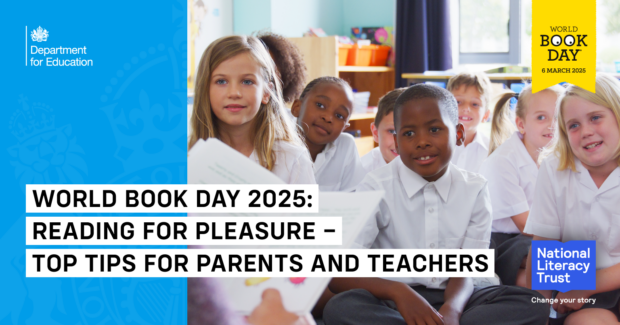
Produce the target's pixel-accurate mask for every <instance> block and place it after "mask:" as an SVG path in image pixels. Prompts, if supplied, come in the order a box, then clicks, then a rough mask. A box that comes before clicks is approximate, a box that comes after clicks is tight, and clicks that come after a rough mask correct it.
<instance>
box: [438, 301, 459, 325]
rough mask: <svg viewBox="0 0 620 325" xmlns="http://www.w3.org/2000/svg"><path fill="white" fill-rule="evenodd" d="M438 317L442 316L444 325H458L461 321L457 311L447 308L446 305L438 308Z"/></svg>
mask: <svg viewBox="0 0 620 325" xmlns="http://www.w3.org/2000/svg"><path fill="white" fill-rule="evenodd" d="M439 315H441V316H443V318H442V319H443V323H444V324H446V325H459V320H460V319H461V315H460V314H459V312H458V311H456V310H454V308H451V307H449V306H448V304H443V306H441V308H439Z"/></svg>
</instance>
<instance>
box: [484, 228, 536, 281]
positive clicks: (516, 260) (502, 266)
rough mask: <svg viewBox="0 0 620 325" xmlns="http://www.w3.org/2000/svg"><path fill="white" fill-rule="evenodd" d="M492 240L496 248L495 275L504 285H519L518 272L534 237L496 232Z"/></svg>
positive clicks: (492, 235)
mask: <svg viewBox="0 0 620 325" xmlns="http://www.w3.org/2000/svg"><path fill="white" fill-rule="evenodd" d="M491 239H492V240H493V242H494V243H495V245H497V246H496V247H495V273H497V275H498V276H499V278H500V279H501V280H502V284H507V285H515V284H517V272H518V271H519V268H520V267H521V262H523V259H524V258H527V254H528V253H529V251H530V246H531V245H532V237H529V236H524V235H522V234H504V233H497V232H494V233H492V234H491Z"/></svg>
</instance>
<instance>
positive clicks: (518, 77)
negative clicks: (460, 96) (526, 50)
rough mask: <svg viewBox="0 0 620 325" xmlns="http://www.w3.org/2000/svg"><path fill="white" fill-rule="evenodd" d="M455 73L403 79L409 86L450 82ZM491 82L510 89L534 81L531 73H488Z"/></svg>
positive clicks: (411, 75) (414, 76)
mask: <svg viewBox="0 0 620 325" xmlns="http://www.w3.org/2000/svg"><path fill="white" fill-rule="evenodd" d="M452 76H454V73H446V72H443V71H432V72H426V73H403V74H402V75H401V77H402V78H403V79H407V80H408V82H407V84H408V85H412V84H416V83H420V82H426V81H442V82H443V81H445V82H448V79H450V77H452ZM487 76H489V79H491V82H497V83H502V84H504V85H505V86H506V88H510V84H512V83H522V82H525V81H528V80H530V79H532V74H531V73H487Z"/></svg>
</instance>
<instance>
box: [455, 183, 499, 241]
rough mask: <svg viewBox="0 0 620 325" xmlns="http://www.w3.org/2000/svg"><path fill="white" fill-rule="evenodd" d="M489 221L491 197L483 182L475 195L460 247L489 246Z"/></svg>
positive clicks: (490, 220) (490, 221)
mask: <svg viewBox="0 0 620 325" xmlns="http://www.w3.org/2000/svg"><path fill="white" fill-rule="evenodd" d="M491 223H492V219H491V197H490V195H489V189H488V187H487V184H486V182H485V184H484V186H483V187H482V189H481V190H480V192H478V196H477V197H476V202H475V203H474V209H473V211H472V213H471V218H470V219H469V225H467V231H466V232H465V239H464V240H463V247H462V248H489V243H490V242H491Z"/></svg>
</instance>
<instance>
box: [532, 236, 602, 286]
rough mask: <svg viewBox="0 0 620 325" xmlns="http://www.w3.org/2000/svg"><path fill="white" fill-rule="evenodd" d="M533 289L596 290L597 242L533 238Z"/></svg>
mask: <svg viewBox="0 0 620 325" xmlns="http://www.w3.org/2000/svg"><path fill="white" fill-rule="evenodd" d="M532 289H534V290H557V291H560V292H566V291H570V290H594V289H596V241H594V240H575V241H569V242H566V243H561V242H559V241H555V240H534V241H532Z"/></svg>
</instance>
